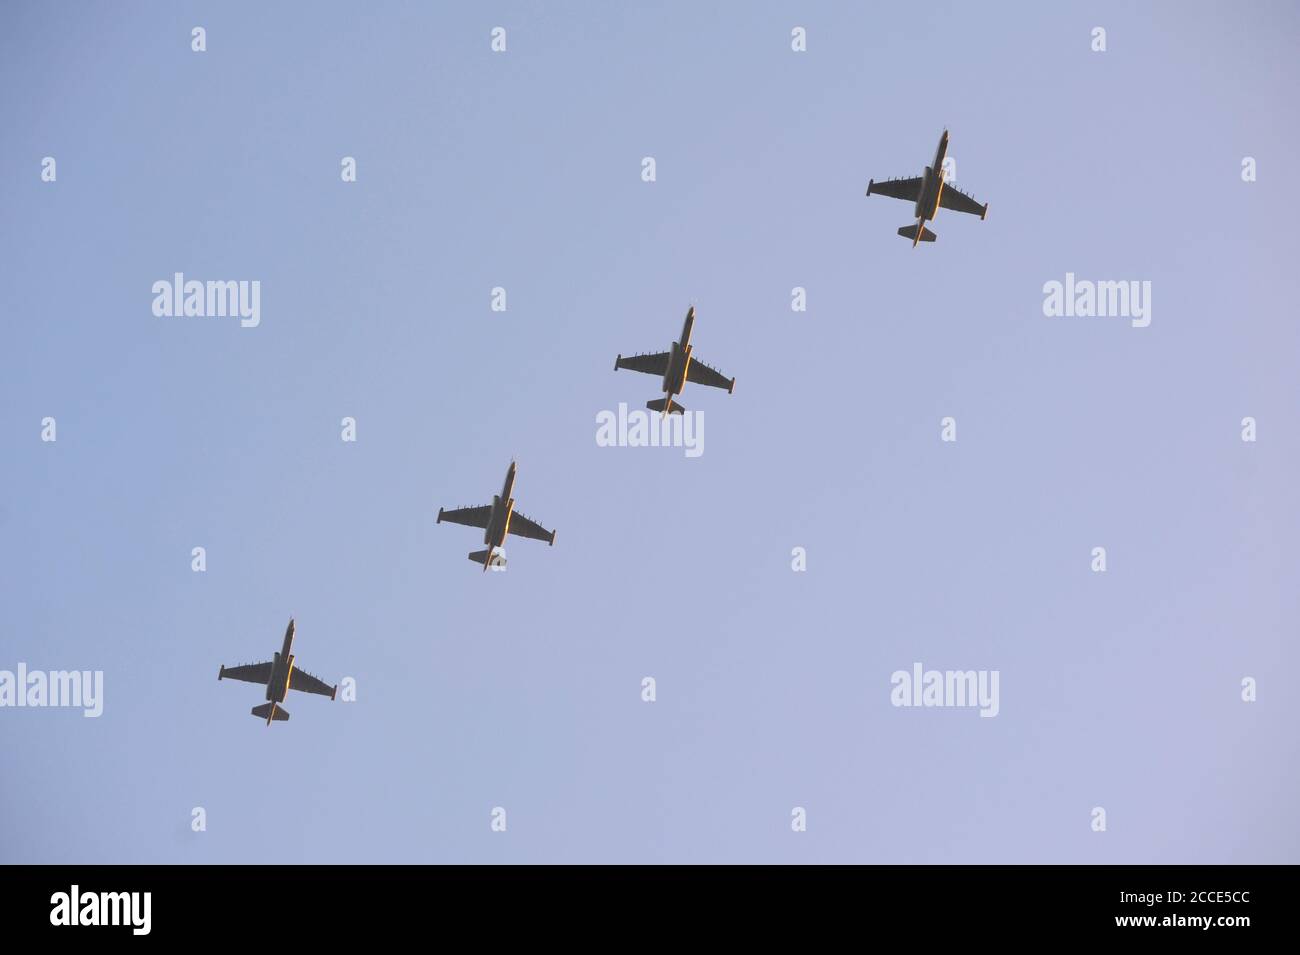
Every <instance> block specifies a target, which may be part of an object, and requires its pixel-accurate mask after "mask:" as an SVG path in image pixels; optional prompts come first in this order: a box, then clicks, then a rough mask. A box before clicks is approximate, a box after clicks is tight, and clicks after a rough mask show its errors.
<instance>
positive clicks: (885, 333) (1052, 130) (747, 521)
mask: <svg viewBox="0 0 1300 955" xmlns="http://www.w3.org/2000/svg"><path fill="white" fill-rule="evenodd" d="M194 26H203V27H205V28H206V30H207V45H208V49H207V52H205V53H194V52H192V51H191V49H190V30H191V28H192V27H194ZM494 26H504V27H505V28H506V29H507V31H508V33H507V37H508V52H506V53H504V54H494V53H493V52H491V50H490V48H489V31H490V30H491V28H492V27H494ZM794 26H803V27H805V28H806V29H807V32H808V50H807V52H806V53H795V52H792V51H791V49H790V31H791V29H792V28H793V27H794ZM1096 26H1102V27H1105V29H1106V30H1107V45H1108V50H1107V51H1106V52H1105V53H1094V52H1092V50H1091V49H1090V43H1091V37H1090V33H1091V30H1092V28H1093V27H1096ZM1298 33H1300V13H1298V11H1297V6H1296V4H1294V3H1252V4H1246V5H1242V4H1230V3H1216V4H1207V3H1177V4H1175V3H1159V4H1146V3H1144V4H1120V3H1115V4H1092V3H1087V4H1085V3H1074V4H1038V3H1020V4H996V5H977V4H966V3H951V4H944V3H940V4H928V5H902V4H873V5H867V4H848V3H817V4H794V3H788V4H786V3H763V4H750V3H745V4H741V3H709V4H700V3H691V2H680V3H661V4H650V3H641V4H627V5H624V4H617V5H614V4H598V3H594V2H589V3H545V4H543V3H531V2H530V3H499V4H497V3H483V4H477V3H475V4H470V3H456V4H451V3H382V4H369V5H367V4H352V3H348V4H344V3H319V4H311V5H306V4H297V5H288V4H277V5H271V6H270V7H268V5H265V4H259V3H231V4H219V5H213V4H202V3H162V2H158V3H133V4H114V5H111V6H110V5H103V4H91V3H64V4H37V3H7V4H5V5H4V7H3V12H0V122H2V123H3V130H4V136H3V148H0V262H3V281H0V322H2V323H3V326H2V329H3V336H2V338H0V440H2V442H3V444H2V447H3V456H2V458H0V461H2V466H0V491H2V492H3V493H2V495H0V669H9V670H13V669H15V668H16V666H17V664H18V663H19V662H20V661H21V662H25V663H26V664H27V665H28V666H29V667H30V668H33V669H45V670H56V669H72V668H76V669H89V670H94V669H101V670H103V671H104V680H105V690H104V696H105V700H104V713H103V716H102V717H101V718H99V719H97V720H93V719H85V718H83V717H82V715H81V714H80V712H79V711H77V710H58V709H45V710H34V709H21V710H19V709H3V710H0V860H3V861H6V862H76V863H82V862H85V863H89V862H141V863H143V862H218V863H230V862H255V863H275V862H314V863H350V862H398V861H401V862H724V861H729V862H906V863H935V862H943V863H951V862H995V863H1002V862H1085V863H1101V862H1170V863H1192V862H1200V863H1205V862H1297V861H1300V839H1298V837H1297V836H1298V828H1297V824H1296V821H1295V804H1296V795H1297V790H1298V788H1300V787H1298V785H1297V784H1298V783H1300V762H1298V761H1297V744H1296V720H1297V696H1296V689H1297V687H1296V680H1297V677H1296V674H1297V673H1300V654H1298V653H1297V650H1296V628H1297V611H1298V610H1300V606H1298V603H1300V599H1298V597H1297V588H1296V586H1295V581H1296V577H1297V571H1300V566H1298V564H1300V558H1298V557H1297V551H1296V549H1295V547H1294V546H1292V543H1293V542H1294V541H1295V540H1296V539H1297V533H1298V532H1300V512H1298V508H1297V493H1296V479H1295V474H1296V465H1297V463H1298V462H1300V433H1298V431H1297V428H1298V427H1300V400H1298V399H1300V384H1298V382H1297V375H1296V371H1297V361H1298V358H1300V333H1298V332H1297V325H1296V319H1297V313H1296V301H1297V292H1298V291H1300V289H1298V287H1297V286H1298V282H1297V270H1296V264H1295V263H1296V260H1297V252H1298V251H1300V242H1298V241H1297V238H1296V229H1297V225H1296V223H1295V221H1294V216H1293V215H1291V213H1293V212H1294V205H1295V199H1294V175H1293V165H1294V160H1295V157H1296V155H1297V154H1300V136H1298V134H1297V125H1296V122H1295V120H1296V115H1295V110H1294V96H1295V92H1296V89H1297V86H1298V84H1297V80H1298V79H1300V75H1298V74H1300V66H1298V61H1297V58H1296V57H1295V51H1296V48H1297V39H1298ZM945 126H946V127H947V128H948V129H950V130H951V134H952V145H951V150H950V154H951V155H952V157H953V158H954V159H955V160H956V163H957V182H956V184H957V185H958V187H960V188H962V189H963V190H965V191H967V192H969V193H971V194H973V195H974V196H976V197H977V198H978V199H979V200H980V201H988V202H989V203H990V211H989V216H988V219H987V221H985V222H980V221H979V220H978V219H977V218H976V217H972V216H961V215H958V214H956V213H952V212H948V211H941V213H940V215H939V217H938V218H937V220H936V221H935V222H934V223H933V225H932V228H933V229H934V231H936V232H937V233H938V235H939V240H938V241H937V242H936V243H934V244H933V245H928V246H923V247H921V248H919V249H916V250H913V249H912V248H910V247H909V244H908V243H907V242H905V241H904V240H903V239H901V238H899V237H898V236H897V235H896V234H895V230H896V229H897V228H898V227H899V226H901V225H905V224H907V223H908V222H909V217H910V209H909V207H908V206H907V205H906V204H904V203H902V202H898V201H896V200H892V199H888V198H883V197H874V196H873V197H871V198H869V199H868V198H866V197H865V196H864V192H865V189H866V185H867V181H868V179H870V178H872V177H874V178H877V179H882V178H888V177H891V176H910V175H916V174H919V173H920V171H921V169H922V167H923V166H924V165H925V163H927V162H929V161H930V159H931V158H932V156H933V152H934V147H935V142H936V140H937V138H938V136H939V134H940V132H941V130H942V129H943V128H944V127H945ZM44 156H53V157H55V158H56V160H57V163H58V167H57V168H58V180H57V182H55V183H43V182H41V180H40V162H41V159H42V157H44ZM344 156H353V157H356V160H357V163H358V177H359V178H358V181H357V182H356V183H353V184H345V183H343V182H342V181H341V180H340V175H339V173H340V160H341V159H342V157H344ZM644 156H653V157H655V159H656V161H657V172H658V181H657V182H654V183H645V182H643V181H642V180H641V176H640V173H641V160H642V157H644ZM1246 156H1251V157H1254V158H1255V159H1256V160H1257V163H1258V181H1257V182H1253V183H1246V182H1243V181H1242V178H1241V163H1242V159H1243V157H1246ZM177 271H181V272H184V273H185V274H186V276H188V277H190V278H197V279H203V280H206V279H223V280H224V279H244V280H252V279H257V280H259V281H260V282H261V284H262V302H261V308H262V321H261V325H260V327H258V328H256V329H244V328H240V327H239V324H238V321H237V320H235V319H200V318H190V319H160V318H156V317H154V315H153V314H152V312H151V304H152V300H153V295H152V292H151V286H152V284H153V283H154V282H155V281H157V280H160V279H170V277H171V276H172V274H173V273H174V272H177ZM1066 272H1074V273H1076V275H1078V276H1079V277H1080V278H1086V279H1092V280H1139V281H1142V280H1147V281H1150V282H1151V283H1152V301H1151V305H1152V321H1151V325H1150V326H1149V327H1148V328H1145V329H1137V328H1133V327H1131V326H1130V323H1129V322H1128V320H1126V319H1122V318H1091V319H1089V318H1048V317H1045V316H1044V314H1043V309H1042V303H1043V291H1042V288H1043V284H1044V283H1045V282H1049V281H1052V280H1058V281H1060V280H1063V279H1064V277H1065V273H1066ZM494 286H503V287H505V288H506V289H507V294H508V310H507V311H506V312H504V313H497V312H493V311H491V310H490V308H489V304H490V291H491V289H492V288H493V287H494ZM795 286H803V287H805V288H806V289H807V290H808V291H807V295H808V311H807V312H806V313H796V312H793V311H792V310H791V308H790V295H791V289H792V288H793V287H795ZM691 303H694V304H695V306H696V309H697V312H698V319H697V322H696V326H695V338H694V343H695V346H696V353H697V356H698V357H699V358H701V359H703V360H704V361H707V362H709V363H710V364H713V365H715V366H717V367H719V368H721V369H722V370H723V371H724V372H725V373H726V374H727V375H728V376H731V375H734V376H736V377H737V385H736V391H735V394H734V395H731V396H728V395H727V394H725V393H724V392H721V391H716V390H713V389H706V388H701V387H699V386H689V387H688V388H687V390H686V392H685V394H684V395H683V396H682V398H681V400H682V402H683V403H684V404H685V405H686V407H688V408H691V409H693V410H701V411H703V412H704V420H705V433H704V442H705V443H704V454H703V455H702V456H701V457H699V458H695V459H688V458H686V457H685V456H684V455H683V453H682V451H681V450H680V449H653V448H610V447H598V446H597V444H596V441H595V432H596V423H595V419H596V415H597V413H598V412H600V411H602V410H606V409H609V410H613V409H616V408H617V407H618V404H619V402H627V403H628V404H629V405H630V406H631V407H633V408H639V407H642V406H643V405H644V402H645V401H646V400H647V399H649V398H653V397H655V395H656V389H657V382H656V381H655V380H654V379H653V378H650V377H648V376H644V375H636V374H633V373H631V372H627V371H622V372H618V373H615V372H614V371H613V363H614V357H615V355H616V354H618V353H620V352H621V353H623V354H631V353H633V352H636V351H645V350H656V351H657V350H661V349H663V348H665V347H667V345H668V344H669V342H670V341H671V340H672V339H673V337H675V335H676V333H677V331H678V330H679V329H680V326H681V320H682V316H683V314H684V313H685V311H686V308H687V306H688V305H689V304H691ZM1247 415H1250V416H1254V417H1255V418H1256V419H1257V421H1258V429H1259V440H1258V441H1257V442H1256V443H1254V444H1248V443H1244V442H1243V441H1242V440H1241V438H1240V431H1241V424H1240V422H1241V419H1242V418H1243V417H1244V416H1247ZM46 416H53V417H55V418H56V419H57V422H58V440H57V442H56V443H54V444H49V443H43V442H42V441H41V440H40V422H41V419H42V418H43V417H46ZM344 416H353V417H355V418H356V419H357V426H358V440H357V441H356V443H354V444H347V443H344V442H342V441H341V440H340V420H341V419H342V418H343V417H344ZM944 416H953V417H955V418H956V419H957V429H958V431H957V433H958V440H957V442H956V443H953V444H946V443H943V442H941V441H940V419H941V418H943V417H944ZM512 457H517V458H518V461H519V465H520V471H519V480H518V483H517V485H516V495H515V496H516V498H517V501H518V506H519V508H520V509H521V510H522V511H523V512H524V513H526V514H528V515H529V516H531V517H533V518H535V519H537V520H539V521H541V522H542V523H543V524H544V525H546V526H547V527H555V528H557V529H558V536H557V540H556V545H555V547H554V548H548V547H546V546H545V545H544V544H542V543H539V542H535V541H527V540H514V539H512V540H511V542H510V543H509V545H508V547H507V550H508V553H509V557H510V566H509V570H508V571H507V572H505V573H495V574H483V573H481V572H480V571H479V568H478V567H477V566H476V565H474V564H472V563H470V562H469V561H467V560H466V557H465V555H466V554H467V553H468V552H469V551H471V550H475V549H478V548H479V547H480V546H481V543H480V542H481V535H480V533H479V532H477V531H474V530H471V529H468V528H464V527H456V526H453V525H447V524H443V525H441V526H436V525H435V518H436V515H437V511H438V507H439V506H440V505H441V506H447V507H453V506H457V505H465V504H480V503H485V502H487V501H490V499H491V495H492V494H493V493H495V492H496V491H497V490H498V488H499V486H500V482H501V479H502V475H503V473H504V471H505V468H506V466H507V464H508V463H509V461H510V459H511V458H512ZM195 546H203V547H205V548H206V549H207V555H208V570H207V572H206V573H201V574H199V573H193V572H192V571H191V569H190V552H191V549H192V548H193V547H195ZM1096 546H1104V547H1106V548H1107V551H1108V565H1109V569H1108V571H1107V572H1106V573H1105V574H1094V573H1093V572H1092V571H1091V570H1090V561H1091V550H1092V548H1093V547H1096ZM795 547H803V548H806V550H807V562H808V563H807V571H806V572H804V573H795V572H793V571H792V569H791V551H792V549H793V548H795ZM290 615H294V616H295V617H296V618H297V622H298V632H297V640H296V643H295V651H296V653H297V654H298V662H299V664H300V665H301V666H302V667H304V668H305V669H307V670H309V671H310V672H312V673H314V674H316V675H318V676H320V677H322V678H324V679H325V680H327V681H328V682H331V683H333V682H335V681H338V680H342V679H343V678H344V677H352V678H353V679H355V680H356V682H357V690H358V699H357V701H356V702H353V703H343V702H333V703H331V702H329V701H328V700H325V699H322V698H320V697H314V696H305V695H302V694H292V695H291V696H290V698H289V699H288V700H287V702H286V706H287V708H288V709H289V711H290V712H291V714H292V719H291V720H290V721H289V722H288V723H283V724H276V725H275V726H273V727H271V728H270V729H268V728H266V727H265V726H264V725H262V724H261V723H259V722H258V721H257V720H255V719H253V718H252V717H251V716H250V715H249V709H250V708H251V707H252V706H254V705H256V704H257V703H259V702H260V701H261V691H260V689H259V688H258V687H255V686H253V685H250V684H246V683H233V682H221V683H218V681H217V679H216V677H217V671H218V667H219V666H220V665H221V664H226V665H233V664H238V663H245V662H250V661H257V660H264V659H269V658H270V656H271V654H272V653H273V652H274V651H275V650H277V649H278V648H279V644H280V640H281V637H282V635H283V632H284V627H285V624H286V622H287V620H288V618H289V616H290ZM914 661H920V662H922V663H923V664H924V665H925V666H926V667H927V668H936V669H963V670H965V669H996V670H999V671H1000V674H1001V687H1000V689H1001V700H1000V703H1001V712H1000V714H999V715H998V716H997V718H995V719H981V718H980V717H979V716H978V714H977V711H975V710H973V709H929V710H923V709H902V708H895V707H893V706H891V705H890V700H889V696H890V675H891V673H893V672H894V671H895V670H898V669H910V667H911V665H912V663H913V662H914ZM645 676H653V677H654V678H655V679H656V680H657V684H658V700H657V702H655V703H653V704H647V703H643V702H642V701H641V695H640V691H641V680H642V678H643V677H645ZM1248 676H1249V677H1253V678H1255V679H1256V680H1257V681H1258V687H1259V689H1258V693H1259V698H1258V701H1257V702H1254V703H1244V702H1242V700H1241V686H1240V685H1241V680H1242V679H1243V678H1244V677H1248ZM495 806H501V807H504V808H505V809H506V810H507V812H508V831H507V832H505V833H504V834H503V833H494V832H492V831H491V830H490V826H489V823H490V813H491V811H492V809H493V807H495ZM796 806H802V807H804V808H806V810H807V814H808V831H807V832H805V833H795V832H792V831H791V826H790V821H791V810H792V808H793V807H796ZM1096 806H1101V807H1104V808H1105V810H1106V813H1107V831H1106V832H1105V833H1095V832H1093V831H1092V830H1091V828H1090V822H1091V815H1090V813H1091V810H1092V809H1093V807H1096ZM194 807H203V808H204V809H205V810H206V813H207V831H206V832H198V833H196V832H193V831H191V826H190V823H191V811H192V809H193V808H194Z"/></svg>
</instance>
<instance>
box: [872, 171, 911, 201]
mask: <svg viewBox="0 0 1300 955" xmlns="http://www.w3.org/2000/svg"><path fill="white" fill-rule="evenodd" d="M920 194H921V177H920V176H914V177H913V178H911V179H886V180H885V181H884V182H876V181H875V180H874V179H873V180H871V182H870V183H868V184H867V195H869V196H889V197H890V198H891V199H905V200H906V201H908V202H915V201H916V197H917V196H919V195H920Z"/></svg>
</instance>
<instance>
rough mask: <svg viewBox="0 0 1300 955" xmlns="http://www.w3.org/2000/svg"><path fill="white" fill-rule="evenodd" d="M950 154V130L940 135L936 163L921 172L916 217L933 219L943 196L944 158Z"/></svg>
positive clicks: (922, 219)
mask: <svg viewBox="0 0 1300 955" xmlns="http://www.w3.org/2000/svg"><path fill="white" fill-rule="evenodd" d="M947 154H948V130H946V129H945V130H944V131H943V135H942V136H940V137H939V148H938V149H937V150H935V153H934V164H933V165H930V166H926V167H925V172H924V173H922V174H921V191H920V193H918V195H917V197H916V213H915V215H916V217H917V219H919V220H920V221H922V222H924V221H925V220H927V219H933V218H934V214H935V213H936V212H938V211H939V200H940V199H941V198H943V160H944V157H945V156H947Z"/></svg>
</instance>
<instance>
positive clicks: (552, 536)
mask: <svg viewBox="0 0 1300 955" xmlns="http://www.w3.org/2000/svg"><path fill="white" fill-rule="evenodd" d="M548 546H550V547H554V546H555V531H551V543H550V544H549V545H548Z"/></svg>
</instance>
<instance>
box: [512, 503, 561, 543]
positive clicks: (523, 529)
mask: <svg viewBox="0 0 1300 955" xmlns="http://www.w3.org/2000/svg"><path fill="white" fill-rule="evenodd" d="M510 533H511V534H514V535H515V536H516V537H527V538H529V539H531V540H535V541H546V542H547V543H548V544H554V543H555V531H548V530H547V529H546V528H544V527H543V526H542V525H541V524H538V523H537V522H536V521H530V520H529V519H528V518H526V517H524V515H522V514H520V513H519V512H518V511H515V512H514V513H513V514H511V515H510Z"/></svg>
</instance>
